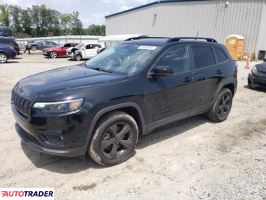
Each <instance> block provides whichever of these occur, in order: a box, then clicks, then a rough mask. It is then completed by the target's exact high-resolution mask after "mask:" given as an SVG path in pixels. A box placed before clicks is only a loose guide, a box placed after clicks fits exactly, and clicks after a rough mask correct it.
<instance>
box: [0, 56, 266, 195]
mask: <svg viewBox="0 0 266 200" xmlns="http://www.w3.org/2000/svg"><path fill="white" fill-rule="evenodd" d="M76 63H77V62H73V61H68V60H67V59H64V58H58V59H54V60H51V59H46V58H43V57H42V55H40V54H33V55H21V56H19V57H18V58H17V59H14V60H10V62H9V63H7V64H2V65H0V113H1V115H0V128H1V130H2V131H1V134H0V143H1V145H0V152H1V157H0V187H53V188H55V195H56V199H64V200H65V199H182V200H186V199H191V200H195V199H217V200H221V199H239V200H257V199H258V200H259V199H261V200H262V199H263V200H265V199H266V106H265V105H266V93H265V91H262V90H250V89H248V88H247V87H246V82H247V81H246V78H247V75H248V72H249V70H247V69H245V68H244V63H239V77H238V78H239V87H238V90H237V94H236V96H235V99H234V103H233V108H232V112H231V114H230V116H229V118H228V120H227V121H225V122H223V123H219V124H216V123H212V122H210V121H208V120H207V119H206V118H205V117H204V116H196V117H193V118H190V119H186V120H183V121H180V122H177V123H175V124H172V125H169V126H167V127H164V128H162V129H160V130H157V131H155V132H154V133H152V134H149V135H147V136H143V137H141V138H140V139H139V143H138V145H137V149H136V153H135V155H134V156H133V157H132V158H131V159H130V160H128V161H127V162H125V163H122V164H120V165H117V166H114V167H109V168H103V167H99V166H98V165H97V164H95V163H94V162H92V161H90V160H88V159H84V158H83V157H78V158H60V157H54V156H48V155H44V154H40V153H38V152H35V151H32V150H31V149H29V148H28V147H27V146H25V145H24V144H22V143H21V141H20V139H19V137H18V136H17V135H16V131H15V129H14V122H15V120H14V118H13V116H12V113H11V110H10V91H11V89H12V87H13V86H14V84H15V83H16V82H17V81H18V80H19V79H20V78H22V77H25V76H28V75H31V74H34V73H37V72H40V71H45V70H48V69H53V68H57V67H61V66H67V65H71V64H76ZM252 64H254V63H252Z"/></svg>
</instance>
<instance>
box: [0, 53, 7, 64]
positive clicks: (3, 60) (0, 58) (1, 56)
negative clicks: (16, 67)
mask: <svg viewBox="0 0 266 200" xmlns="http://www.w3.org/2000/svg"><path fill="white" fill-rule="evenodd" d="M6 62H7V55H6V54H4V53H0V63H6Z"/></svg>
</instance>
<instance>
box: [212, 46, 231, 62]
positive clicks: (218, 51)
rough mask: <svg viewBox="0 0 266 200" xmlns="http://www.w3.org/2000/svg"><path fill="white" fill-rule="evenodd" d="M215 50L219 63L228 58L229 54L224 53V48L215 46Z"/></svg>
mask: <svg viewBox="0 0 266 200" xmlns="http://www.w3.org/2000/svg"><path fill="white" fill-rule="evenodd" d="M213 50H214V53H215V55H216V58H217V61H218V63H222V62H225V61H227V60H228V57H227V55H226V54H225V53H224V51H223V50H222V49H220V48H217V47H215V48H213Z"/></svg>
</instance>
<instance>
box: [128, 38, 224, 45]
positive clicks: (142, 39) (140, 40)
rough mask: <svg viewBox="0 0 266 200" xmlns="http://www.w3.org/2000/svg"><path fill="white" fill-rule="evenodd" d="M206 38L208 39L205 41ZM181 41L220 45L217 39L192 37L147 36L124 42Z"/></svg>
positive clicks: (164, 43) (165, 43)
mask: <svg viewBox="0 0 266 200" xmlns="http://www.w3.org/2000/svg"><path fill="white" fill-rule="evenodd" d="M204 40H206V41H204ZM177 42H178V43H180V44H203V45H206V44H207V45H218V46H219V45H220V44H218V43H217V42H216V40H214V39H212V38H198V39H197V38H192V37H187V38H186V37H176V38H170V37H165V38H164V37H154V38H153V37H147V38H140V39H133V40H130V41H126V42H124V43H132V44H140V45H151V46H165V45H167V44H171V43H177Z"/></svg>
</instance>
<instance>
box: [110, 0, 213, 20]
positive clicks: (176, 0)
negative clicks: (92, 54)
mask: <svg viewBox="0 0 266 200" xmlns="http://www.w3.org/2000/svg"><path fill="white" fill-rule="evenodd" d="M187 1H210V0H163V1H160V0H158V1H155V2H152V3H148V4H144V5H142V6H138V7H135V8H131V9H128V10H124V11H121V12H117V13H114V14H111V15H107V16H105V18H108V17H113V16H116V15H120V14H123V13H127V12H130V11H134V10H138V9H141V8H145V7H149V6H152V5H156V4H163V3H176V2H187Z"/></svg>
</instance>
